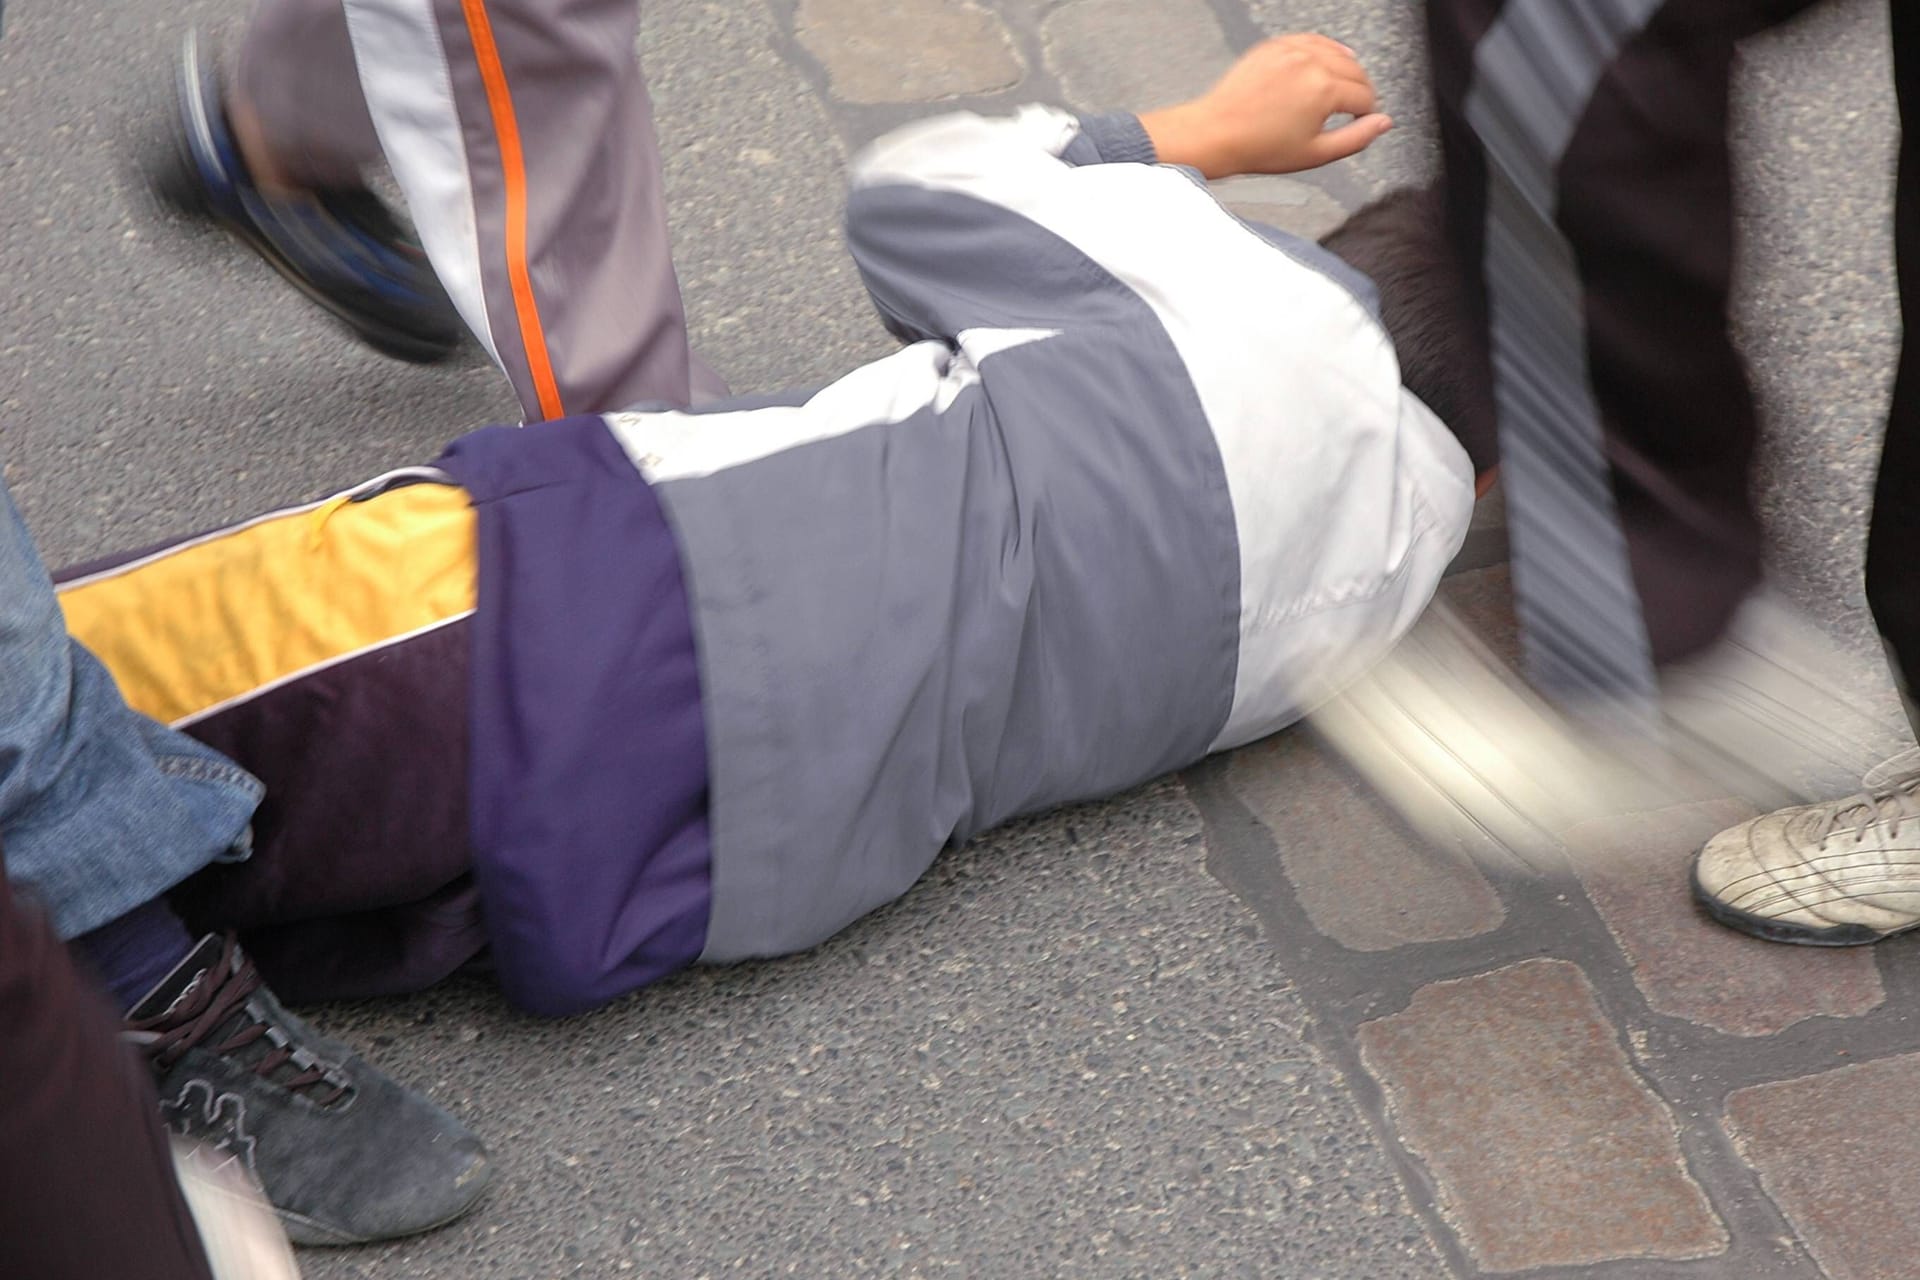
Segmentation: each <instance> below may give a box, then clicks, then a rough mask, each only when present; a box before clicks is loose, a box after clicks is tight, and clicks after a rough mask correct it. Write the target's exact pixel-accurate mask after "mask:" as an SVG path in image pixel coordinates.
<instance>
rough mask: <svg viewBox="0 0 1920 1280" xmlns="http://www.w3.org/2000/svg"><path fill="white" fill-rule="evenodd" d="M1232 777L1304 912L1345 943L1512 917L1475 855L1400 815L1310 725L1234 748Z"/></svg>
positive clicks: (1388, 942) (1356, 946)
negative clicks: (1432, 837)
mask: <svg viewBox="0 0 1920 1280" xmlns="http://www.w3.org/2000/svg"><path fill="white" fill-rule="evenodd" d="M1227 780H1228V784H1229V785H1230V786H1231V787H1232V788H1233V791H1234V794H1235V795H1237V796H1239V798H1240V800H1241V803H1243V804H1245V805H1246V806H1247V809H1248V810H1249V811H1250V812H1251V813H1252V814H1253V815H1254V817H1255V818H1256V819H1258V820H1259V822H1260V824H1261V825H1262V826H1264V827H1266V828H1267V830H1268V832H1269V833H1270V834H1271V835H1272V836H1273V843H1274V848H1275V849H1276V850H1277V851H1278V856H1279V858H1280V864H1281V866H1282V868H1284V870H1285V874H1286V877H1287V879H1288V881H1289V882H1290V883H1291V884H1292V885H1293V888H1294V892H1295V894H1297V895H1298V897H1299V899H1300V905H1301V907H1302V908H1303V909H1304V910H1305V911H1306V913H1307V917H1308V918H1309V919H1310V920H1312V921H1313V924H1314V927H1315V928H1317V929H1319V930H1320V931H1321V932H1322V933H1324V934H1326V935H1327V936H1328V937H1330V938H1332V939H1334V941H1336V942H1338V943H1340V945H1341V946H1344V947H1347V948H1349V949H1351V950H1354V951H1389V950H1392V949H1393V948H1395V947H1403V946H1407V945H1409V944H1411V943H1417V942H1440V941H1444V940H1447V939H1451V938H1471V937H1473V936H1474V935H1476V934H1481V933H1486V932H1487V931H1488V930H1490V929H1494V928H1496V927H1498V926H1499V924H1500V922H1501V921H1502V920H1504V919H1505V918H1506V910H1505V908H1503V907H1502V906H1501V903H1500V895H1499V894H1497V893H1495V892H1494V891H1493V886H1492V885H1490V884H1488V883H1487V878H1486V877H1485V876H1483V875H1482V874H1480V871H1479V869H1478V868H1477V867H1476V866H1475V865H1474V864H1473V862H1472V861H1471V860H1469V859H1468V858H1467V857H1465V856H1464V855H1463V854H1461V853H1460V852H1459V851H1457V850H1454V849H1449V848H1442V847H1439V846H1436V845H1430V844H1427V843H1425V842H1423V841H1421V840H1420V839H1419V838H1418V837H1416V836H1415V835H1414V834H1413V833H1412V832H1411V831H1409V830H1408V829H1407V828H1406V827H1404V826H1402V825H1401V824H1399V823H1398V822H1396V821H1395V820H1394V818H1393V816H1392V814H1391V812H1390V811H1389V810H1388V809H1387V808H1386V807H1385V806H1384V805H1381V804H1379V803H1377V802H1375V801H1373V800H1372V799H1371V798H1370V797H1369V795H1368V794H1367V791H1366V789H1365V787H1364V786H1363V785H1362V784H1361V783H1360V782H1358V781H1357V780H1356V779H1354V778H1353V777H1352V776H1351V775H1349V774H1347V773H1345V772H1344V771H1342V770H1341V769H1340V768H1339V767H1338V766H1337V765H1336V764H1335V763H1334V761H1333V759H1332V757H1331V756H1330V755H1329V754H1328V750H1327V748H1326V747H1325V746H1323V745H1321V744H1320V743H1318V742H1316V741H1315V740H1314V739H1313V738H1312V737H1310V736H1309V735H1307V734H1304V733H1283V734H1279V735H1276V736H1275V737H1272V738H1269V739H1267V740H1266V741H1264V742H1260V743H1256V744H1255V745H1253V746H1250V747H1246V748H1243V749H1242V750H1240V751H1237V752H1235V753H1234V756H1233V762H1232V764H1231V765H1229V767H1228V770H1227Z"/></svg>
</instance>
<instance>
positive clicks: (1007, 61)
mask: <svg viewBox="0 0 1920 1280" xmlns="http://www.w3.org/2000/svg"><path fill="white" fill-rule="evenodd" d="M794 27H795V35H796V36H797V37H798V39H799V41H800V44H801V46H802V47H804V48H805V49H806V50H807V52H809V53H811V54H812V55H813V56H814V57H815V58H816V59H818V60H819V62H820V65H821V66H823V67H824V68H826V72H827V77H828V81H829V83H830V84H831V86H832V89H833V94H834V96H835V97H837V98H839V99H840V100H841V101H843V102H938V101H940V100H941V99H943V98H957V97H961V96H964V95H967V94H980V93H993V92H995V91H996V90H1000V89H1007V88H1011V87H1012V86H1013V85H1015V84H1018V83H1019V81H1020V77H1021V75H1022V73H1023V72H1024V71H1025V68H1024V67H1023V66H1022V65H1021V62H1020V55H1019V54H1018V52H1016V50H1015V47H1014V43H1013V38H1012V37H1011V36H1010V35H1009V34H1008V32H1007V28H1006V26H1005V24H1004V23H1002V22H1001V21H1000V19H999V17H998V16H997V15H996V14H994V12H993V11H992V10H990V9H983V8H981V7H980V6H979V5H977V4H972V3H970V2H969V0H891V3H888V4H884V5H875V4H872V3H869V2H868V0H800V3H799V8H798V11H797V12H796V14H795V22H794Z"/></svg>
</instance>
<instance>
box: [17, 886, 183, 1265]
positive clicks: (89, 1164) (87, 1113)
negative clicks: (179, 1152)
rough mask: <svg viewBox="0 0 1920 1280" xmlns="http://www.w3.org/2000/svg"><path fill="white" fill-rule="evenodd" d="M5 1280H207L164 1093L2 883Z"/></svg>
mask: <svg viewBox="0 0 1920 1280" xmlns="http://www.w3.org/2000/svg"><path fill="white" fill-rule="evenodd" d="M0 1027H4V1028H6V1034H4V1035H0V1081H5V1082H6V1088H5V1090H4V1091H0V1274H5V1275H9V1276H34V1277H37V1278H39V1280H96V1278H97V1277H102V1276H147V1277H152V1280H206V1278H207V1275H208V1269H207V1259H206V1255H205V1252H204V1251H203V1249H202V1247H201V1244H200V1237H199V1233H198V1232H197V1231H196V1230H195V1228H194V1224H193V1219H192V1218H191V1217H190V1216H189V1215H188V1212H187V1205H186V1201H185V1200H184V1199H182V1197H181V1195H180V1189H179V1187H178V1186H177V1185H176V1184H175V1182H174V1179H173V1163H172V1159H171V1157H170V1156H169V1154H168V1150H167V1140H166V1137H165V1135H164V1133H163V1132H162V1130H161V1128H160V1124H159V1121H158V1119H157V1118H156V1115H155V1110H154V1097H153V1086H152V1085H151V1084H150V1083H149V1082H148V1081H147V1080H146V1079H145V1078H144V1076H143V1073H142V1072H141V1070H140V1068H139V1065H138V1063H137V1062H136V1060H135V1059H134V1057H133V1055H132V1054H130V1053H129V1052H128V1051H127V1049H126V1046H125V1045H124V1044H122V1043H121V1042H120V1040H119V1038H118V1036H117V1035H116V1034H115V1028H116V1023H115V1020H114V1019H113V1018H112V1017H111V1016H110V1015H109V1013H108V1011H107V1009H106V1006H105V1005H104V1004H103V1003H102V1001H101V1000H100V997H99V995H98V993H96V992H95V991H94V990H93V989H92V988H91V987H90V986H89V985H88V984H87V983H86V982H84V981H83V980H82V979H81V977H80V975H79V974H78V973H77V972H75V970H74V968H73V965H72V964H71V963H70V962H69V961H68V958H67V955H66V949H65V948H64V947H63V946H61V944H60V940H59V938H58V937H57V936H55V934H54V932H53V929H52V927H51V926H50V925H49V924H48V923H47V922H46V921H45V920H44V919H43V918H42V917H41V916H40V915H39V914H38V913H37V912H34V911H32V910H29V909H27V908H26V907H24V906H22V905H21V904H19V903H17V902H16V901H14V898H13V893H12V889H11V886H10V885H9V884H8V883H7V880H6V879H5V877H3V876H0Z"/></svg>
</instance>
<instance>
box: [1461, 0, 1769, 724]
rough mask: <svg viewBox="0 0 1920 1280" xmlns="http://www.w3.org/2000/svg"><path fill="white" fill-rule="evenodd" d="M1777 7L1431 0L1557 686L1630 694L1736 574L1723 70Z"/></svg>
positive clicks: (1687, 648) (1646, 705) (1639, 0)
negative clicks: (1740, 39) (1737, 43)
mask: <svg viewBox="0 0 1920 1280" xmlns="http://www.w3.org/2000/svg"><path fill="white" fill-rule="evenodd" d="M1792 7H1804V5H1799V6H1795V5H1793V4H1773V5H1764V4H1758V3H1742V2H1741V0H1666V2H1665V3H1663V2H1662V0H1617V2H1607V0H1570V2H1568V3H1556V4H1539V3H1529V2H1526V0H1508V2H1507V3H1505V4H1504V5H1502V4H1500V3H1498V0H1431V4H1430V9H1429V26H1430V39H1431V43H1432V48H1433V62H1434V74H1435V81H1436V85H1437V87H1438V90H1439V94H1440V103H1441V111H1442V120H1443V129H1444V141H1445V146H1446V159H1447V164H1448V170H1449V174H1450V178H1451V181H1450V186H1451V188H1452V196H1451V199H1452V202H1453V212H1452V220H1453V229H1454V233H1455V236H1456V238H1457V239H1458V240H1459V242H1460V244H1461V247H1462V249H1463V251H1464V253H1465V256H1466V260H1467V263H1468V266H1469V269H1470V270H1472V269H1473V268H1475V267H1477V268H1479V269H1480V272H1481V273H1482V278H1483V280H1484V285H1485V290H1486V292H1485V295H1484V297H1483V299H1482V305H1483V306H1484V307H1485V311H1486V315H1487V318H1488V324H1489V332H1490V338H1491V343H1490V346H1491V351H1492V370H1491V377H1492V380H1493V387H1494V393H1495V402H1496V404H1497V406H1498V409H1499V413H1500V419H1501V421H1500V430H1501V459H1502V472H1501V474H1502V479H1503V481H1504V483H1505V488H1506V492H1507V498H1508V503H1509V512H1510V523H1511V526H1512V536H1513V555H1514V584H1515V590H1516V595H1517V596H1518V603H1519V609H1520V615H1521V621H1522V625H1523V628H1524V630H1525V635H1526V645H1527V654H1528V660H1529V664H1530V666H1531V667H1532V669H1533V672H1534V674H1535V676H1536V678H1537V679H1539V680H1540V681H1541V683H1542V684H1544V685H1546V686H1547V687H1548V688H1550V689H1553V690H1555V691H1557V692H1559V693H1562V694H1566V695H1572V696H1575V697H1600V698H1605V699H1610V700H1618V701H1619V703H1620V704H1622V705H1624V706H1626V707H1629V708H1634V709H1637V711H1638V712H1640V713H1644V712H1646V711H1648V710H1650V708H1651V696H1652V693H1653V688H1654V675H1653V672H1654V668H1655V666H1656V665H1658V664H1660V663H1664V662H1668V661H1671V660H1674V659H1677V658H1681V657H1684V656H1686V655H1687V654H1689V653H1691V652H1694V651H1696V650H1698V649H1700V648H1701V647H1703V646H1704V645H1706V644H1708V643H1710V642H1711V641H1712V640H1714V639H1715V638H1716V637H1717V636H1718V635H1719V633H1720V631H1721V629H1722V628H1723V627H1724V626H1725V624H1726V622H1727V621H1728V620H1729V618H1730V617H1731V615H1732V613H1733V611H1734V609H1735V608H1737V606H1738V605H1739V603H1740V601H1741V600H1742V599H1743V598H1744V596H1745V595H1746V593H1747V592H1748V591H1749V590H1750V589H1751V588H1752V586H1753V585H1754V584H1755V582H1756V581H1757V579H1758V575H1759V534H1758V525H1757V520H1756V518H1755V515H1754V511H1753V508H1752V503H1751V500H1750V498H1749V495H1748V492H1747V488H1748V482H1749V473H1750V469H1751V460H1752V454H1753V447H1754V443H1755V436H1756V414H1755V409H1754V403H1753V396H1752V392H1751V390H1750V388H1749V386H1748V383H1747V379H1746V372H1745V369H1744V367H1743V365H1742V364H1741V361H1740V359H1739V357H1738V355H1737V353H1736V352H1735V351H1734V348H1733V345H1732V341H1731V338H1730V337H1729V334H1728V329H1727V311H1728V295H1729V290H1730V281H1731V273H1732V256H1733V226H1732V182H1731V168H1730V162H1729V158H1728V151H1727V141H1726V135H1727V120H1728V84H1729V79H1730V70H1731V59H1732V51H1733V45H1734V42H1735V40H1736V39H1737V38H1738V37H1739V36H1741V35H1743V34H1746V33H1748V32H1750V31H1752V30H1755V29H1758V27H1760V26H1762V25H1764V24H1765V22H1767V21H1770V20H1777V19H1778V18H1780V17H1782V16H1784V13H1785V10H1786V9H1788V8H1792ZM1636 718H1637V716H1636Z"/></svg>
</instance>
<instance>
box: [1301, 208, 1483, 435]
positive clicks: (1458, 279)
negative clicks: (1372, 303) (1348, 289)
mask: <svg viewBox="0 0 1920 1280" xmlns="http://www.w3.org/2000/svg"><path fill="white" fill-rule="evenodd" d="M1320 243H1321V245H1322V246H1323V247H1324V248H1326V249H1327V250H1329V251H1330V252H1332V253H1335V254H1338V255H1339V256H1340V257H1341V258H1342V259H1343V260H1344V261H1345V262H1346V263H1347V264H1348V265H1349V266H1352V267H1353V268H1354V269H1355V270H1357V271H1360V272H1361V273H1363V274H1364V275H1365V276H1366V277H1367V278H1368V279H1370V280H1372V281H1373V283H1374V286H1375V287H1376V288H1377V289H1379V291H1380V319H1381V322H1382V323H1383V324H1384V325H1385V326H1386V329H1387V335H1388V336H1389V337H1391V338H1392V339H1393V346H1394V350H1395V352H1396V353H1397V354H1398V355H1399V357H1400V381H1401V383H1402V384H1403V385H1404V386H1405V387H1406V388H1407V390H1409V391H1411V392H1413V394H1414V395H1416V396H1419V397H1420V399H1421V400H1422V401H1423V402H1424V403H1425V404H1426V406H1427V407H1428V408H1429V409H1432V410H1433V412H1434V414H1435V415H1436V416H1437V417H1438V418H1439V419H1440V421H1442V422H1444V423H1445V424H1446V425H1447V428H1448V430H1450V431H1452V432H1453V434H1454V436H1455V437H1456V438H1457V439H1458V440H1459V441H1460V444H1461V445H1462V447H1464V448H1465V449H1466V451H1467V456H1468V457H1469V458H1471V459H1472V460H1473V468H1474V470H1475V471H1486V470H1488V469H1489V468H1491V467H1492V466H1493V465H1494V464H1495V463H1496V462H1497V461H1498V459H1499V451H1498V447H1497V445H1496V443H1495V439H1494V418H1493V394H1492V388H1491V385H1490V381H1491V374H1490V372H1489V368H1490V366H1489V364H1488V358H1487V351H1486V343H1485V340H1484V337H1483V334H1482V330H1481V328H1480V325H1479V322H1478V321H1477V319H1476V318H1475V315H1474V308H1473V305H1472V302H1471V299H1470V296H1469V294H1468V292H1467V285H1466V279H1465V277H1464V276H1463V275H1462V274H1461V271H1460V266H1459V260H1458V259H1457V258H1456V257H1455V255H1454V253H1453V249H1452V246H1451V245H1450V244H1449V242H1448V240H1447V229H1446V207H1445V204H1444V202H1443V199H1442V197H1441V193H1440V188H1439V187H1438V186H1430V187H1401V188H1399V189H1397V190H1395V191H1390V192H1388V193H1387V194H1386V195H1384V196H1381V197H1380V198H1379V199H1378V200H1375V201H1373V202H1372V203H1370V204H1368V205H1366V206H1364V207H1362V208H1361V209H1360V211H1359V212H1357V213H1355V214H1354V215H1353V216H1352V217H1350V218H1348V219H1347V220H1346V221H1345V222H1343V223H1341V224H1340V226H1338V227H1336V228H1334V230H1332V231H1330V232H1328V233H1327V235H1326V236H1325V237H1324V238H1322V240H1321V241H1320Z"/></svg>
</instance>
